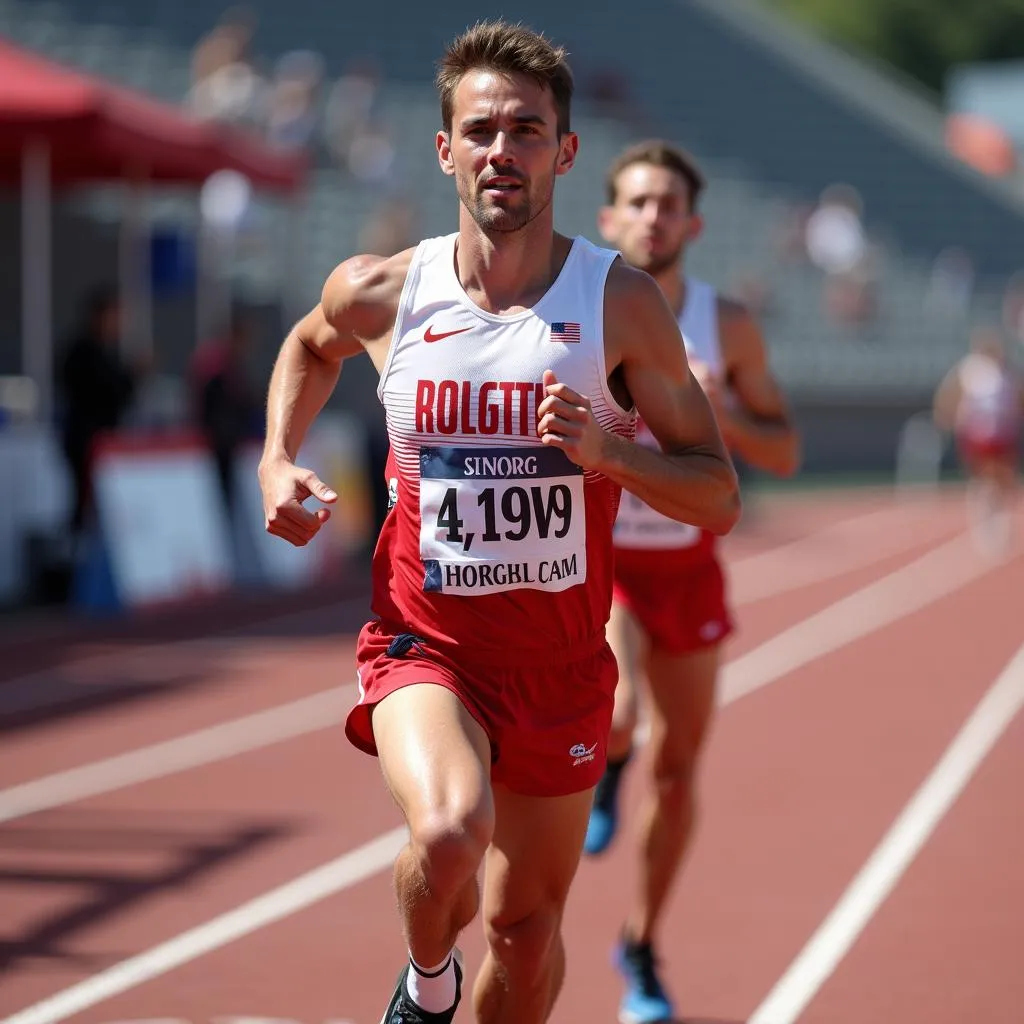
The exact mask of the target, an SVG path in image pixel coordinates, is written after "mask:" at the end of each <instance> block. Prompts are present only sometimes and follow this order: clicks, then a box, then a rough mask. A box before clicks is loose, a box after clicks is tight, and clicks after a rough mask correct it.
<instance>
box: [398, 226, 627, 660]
mask: <svg viewBox="0 0 1024 1024" xmlns="http://www.w3.org/2000/svg"><path fill="white" fill-rule="evenodd" d="M457 237H458V236H457V234H451V235H447V236H443V237H439V238H430V239H426V240H424V241H423V242H421V243H420V244H419V246H418V247H417V249H416V252H415V254H414V255H413V258H412V261H411V264H410V266H409V271H408V275H407V277H406V282H405V287H404V289H403V292H402V297H401V300H400V303H399V309H398V315H397V320H396V323H395V329H394V335H393V338H392V342H391V347H390V352H389V354H388V359H387V362H386V364H385V366H384V369H383V372H382V373H381V379H380V384H379V387H378V395H379V396H380V399H381V401H382V403H383V405H384V408H385V412H386V416H387V426H388V435H389V438H390V441H391V448H392V456H393V463H392V466H393V472H394V474H395V480H394V484H395V491H396V493H397V498H398V500H397V503H396V505H395V507H394V509H392V511H391V513H390V515H391V516H392V517H395V521H394V522H393V523H392V524H391V526H390V528H389V533H388V537H389V540H388V551H387V552H386V553H385V554H386V558H387V561H388V563H389V567H388V571H389V572H390V573H391V578H390V580H389V583H388V596H389V599H390V600H393V601H394V602H395V603H396V604H397V606H398V608H397V612H394V611H392V614H399V615H400V616H401V618H402V621H404V622H407V623H409V624H411V625H417V626H422V628H423V629H424V630H427V631H432V632H433V633H435V634H437V635H441V636H443V637H445V638H448V639H450V640H451V641H452V642H455V643H463V644H466V643H473V642H474V640H475V638H478V637H480V636H481V635H483V634H486V636H487V637H489V638H491V639H493V638H494V637H495V636H497V635H499V634H500V635H501V637H502V638H503V639H502V642H505V634H506V632H507V633H508V636H512V635H516V640H515V641H514V643H516V644H519V645H522V644H529V643H530V642H531V639H532V636H533V634H531V633H530V630H531V629H532V630H533V632H534V634H543V633H544V632H545V629H546V628H547V627H546V626H544V627H541V626H538V625H537V620H536V619H535V618H534V616H537V615H540V616H541V617H542V618H544V617H546V618H547V619H548V620H549V623H550V626H551V628H552V630H554V633H553V636H552V637H551V639H552V640H553V641H555V640H557V642H570V641H572V640H575V639H576V638H577V637H579V636H582V635H583V634H585V633H592V632H593V631H594V630H595V629H602V628H603V624H604V618H605V616H606V614H607V612H606V610H604V611H602V610H601V609H602V608H603V607H605V605H606V602H609V601H610V586H611V583H610V581H611V533H612V523H613V520H614V516H615V510H616V507H617V502H618V493H619V489H618V488H617V487H616V486H614V485H613V484H612V483H611V481H609V480H608V479H607V478H606V477H604V476H602V475H601V474H598V473H591V472H587V473H584V472H583V470H582V469H580V467H578V466H576V465H575V464H574V463H572V462H571V461H570V460H569V459H568V458H567V457H566V456H565V455H564V454H563V453H562V452H561V451H559V450H558V449H556V448H551V447H548V446H546V445H543V444H542V443H541V440H540V438H539V437H538V436H537V430H536V428H537V405H538V403H539V402H540V401H541V400H542V399H543V397H544V389H543V383H542V380H543V375H544V371H545V370H548V369H550V370H552V371H554V373H555V375H556V377H557V378H558V380H560V381H563V382H565V383H566V384H568V385H569V386H570V387H571V388H573V389H574V390H576V391H578V392H580V393H581V394H584V395H586V396H588V397H589V398H590V400H591V402H592V408H593V413H594V416H595V418H596V419H597V421H598V423H600V424H601V426H602V427H604V428H605V429H607V430H609V431H611V432H613V433H615V434H617V435H620V436H623V437H629V438H631V437H633V435H634V432H635V420H636V417H635V414H634V413H632V412H630V411H627V410H624V409H622V408H621V407H620V406H619V405H618V404H617V403H616V401H615V399H614V398H613V396H612V394H611V392H610V390H609V388H608V374H607V371H606V368H605V347H604V291H605V279H606V277H607V274H608V270H609V268H610V266H611V264H612V262H613V261H614V259H615V258H616V256H617V255H618V254H617V253H615V252H612V251H611V250H608V249H602V248H599V247H597V246H595V245H593V244H591V243H590V242H589V241H587V240H586V239H584V238H576V239H574V240H573V244H572V248H571V250H570V253H569V256H568V257H567V259H566V261H565V263H564V265H563V267H562V269H561V272H560V273H559V275H558V277H557V278H556V280H555V281H554V283H553V284H552V285H551V287H550V288H549V289H548V291H547V292H546V293H545V294H544V296H543V297H542V298H541V299H540V300H539V301H538V302H537V303H536V304H535V305H534V306H533V307H532V308H530V309H526V310H523V311H521V312H518V313H514V314H509V315H497V314H494V313H490V312H488V311H486V310H484V309H482V308H481V307H479V306H478V305H476V303H474V302H473V301H472V300H471V299H470V298H469V296H468V295H467V294H466V292H465V289H464V288H463V287H462V285H461V283H460V282H459V280H458V277H457V275H456V270H455V242H456V239H457ZM584 585H585V586H584ZM595 589H596V593H595V592H594V591H595ZM511 591H516V592H517V593H516V594H515V595H510V593H509V592H511ZM566 591H568V592H570V593H571V594H572V595H573V596H572V597H571V598H570V594H569V593H565V594H564V595H563V596H562V597H560V598H559V599H558V600H556V601H554V603H553V604H552V597H551V595H554V594H563V592H566ZM449 595H455V596H457V597H459V598H462V599H463V600H458V601H456V602H455V603H454V604H453V603H451V601H452V598H451V597H450V596H449ZM506 595H508V596H506ZM577 595H578V596H577ZM465 598H472V599H473V600H464V599H465ZM495 602H497V603H495ZM537 602H540V603H539V604H538V603H537ZM577 605H578V606H579V607H577ZM563 618H564V619H565V620H566V621H564V622H561V626H559V622H560V620H561V619H563ZM595 618H596V622H595V621H594V619H595ZM531 620H532V621H533V625H532V626H531V625H530V623H531ZM524 629H525V630H526V631H527V632H526V633H524V632H523V630H524ZM539 639H540V640H543V639H544V637H542V636H541V637H539ZM510 642H512V641H510Z"/></svg>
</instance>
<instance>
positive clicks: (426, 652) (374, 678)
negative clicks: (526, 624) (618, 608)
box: [345, 621, 618, 796]
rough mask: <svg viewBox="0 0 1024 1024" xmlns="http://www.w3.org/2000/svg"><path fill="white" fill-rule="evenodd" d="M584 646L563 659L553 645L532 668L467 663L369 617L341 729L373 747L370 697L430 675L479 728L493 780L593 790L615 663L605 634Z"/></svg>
mask: <svg viewBox="0 0 1024 1024" xmlns="http://www.w3.org/2000/svg"><path fill="white" fill-rule="evenodd" d="M389 650H390V652H391V653H389ZM580 655H581V656H580V657H578V658H572V657H570V658H565V657H564V656H563V658H562V659H559V658H558V657H557V655H556V652H552V656H551V657H550V658H545V659H544V660H542V661H541V660H539V661H538V664H537V665H536V666H535V667H531V668H522V667H516V668H510V667H507V666H503V665H501V664H500V663H497V662H495V661H492V662H488V663H473V662H471V661H467V660H466V659H464V658H463V657H462V656H461V655H460V656H459V657H458V660H455V659H454V658H453V657H452V656H450V655H448V654H445V653H442V652H441V651H438V650H436V649H433V648H432V647H431V646H430V644H429V643H427V642H426V641H424V640H422V639H420V638H418V637H415V636H413V635H412V634H410V633H405V632H403V631H402V629H401V628H400V627H389V626H387V625H385V624H383V623H381V622H376V621H375V622H370V623H367V625H366V626H364V627H363V629H362V631H361V632H360V634H359V640H358V642H357V645H356V662H357V665H358V671H359V703H358V704H356V706H355V707H354V708H353V709H352V710H351V711H350V712H349V715H348V719H347V721H346V723H345V734H346V735H347V736H348V738H349V740H350V741H351V742H352V743H353V745H355V746H356V747H358V748H359V749H360V750H362V751H365V752H366V753H368V754H373V755H376V753H377V747H376V744H375V743H374V739H373V728H372V724H371V717H372V709H373V706H374V704H377V703H379V702H380V701H381V700H383V699H384V698H385V697H386V696H387V695H388V694H389V693H393V692H394V691H395V690H398V689H400V688H401V687H403V686H409V685H411V684H414V683H434V684H436V685H438V686H443V687H445V688H446V689H448V690H450V691H451V692H452V693H454V694H455V696H456V697H458V698H459V700H460V701H461V702H462V703H463V705H464V706H465V707H466V709H467V710H468V711H469V713H470V714H471V715H472V716H473V717H474V718H475V719H476V720H477V722H479V723H480V725H481V726H482V727H483V730H484V732H485V733H486V734H487V736H488V738H489V739H490V741H491V752H492V767H491V779H492V781H493V782H495V783H501V784H502V785H504V786H507V787H508V788H509V789H510V790H512V791H513V792H515V793H520V794H522V795H524V796H565V795H567V794H569V793H577V792H580V791H581V790H585V789H590V788H591V787H592V786H594V785H596V784H597V781H598V780H599V779H600V778H601V776H602V775H603V774H604V768H605V758H606V746H607V740H608V731H609V729H610V728H611V720H612V707H613V704H614V695H615V684H616V682H617V681H618V669H617V666H616V664H615V656H614V655H613V654H612V652H611V648H610V647H609V646H608V644H607V643H606V642H605V641H604V638H603V636H602V637H601V638H600V639H599V640H597V641H595V642H594V644H592V646H591V649H589V650H584V651H582V652H580Z"/></svg>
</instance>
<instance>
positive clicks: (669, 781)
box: [652, 745, 697, 808]
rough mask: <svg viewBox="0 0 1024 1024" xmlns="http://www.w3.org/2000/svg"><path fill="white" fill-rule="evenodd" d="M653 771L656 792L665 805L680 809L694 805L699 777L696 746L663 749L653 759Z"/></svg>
mask: <svg viewBox="0 0 1024 1024" xmlns="http://www.w3.org/2000/svg"><path fill="white" fill-rule="evenodd" d="M652 770H653V773H654V785H655V791H656V792H657V794H658V799H659V800H660V801H661V802H662V803H663V804H667V805H668V806H669V807H678V808H683V807H686V806H687V805H689V804H692V802H693V799H694V789H695V782H696V775H697V746H696V745H694V746H693V747H692V748H690V747H682V748H677V749H666V748H662V749H661V750H659V751H658V752H657V753H656V755H655V757H654V759H653V765H652Z"/></svg>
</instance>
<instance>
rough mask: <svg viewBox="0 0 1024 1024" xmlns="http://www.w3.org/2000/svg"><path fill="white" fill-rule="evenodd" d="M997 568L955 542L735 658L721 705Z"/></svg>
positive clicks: (725, 676) (726, 672)
mask: <svg viewBox="0 0 1024 1024" xmlns="http://www.w3.org/2000/svg"><path fill="white" fill-rule="evenodd" d="M1001 564H1006V563H1001ZM995 567H996V565H994V564H993V563H992V562H989V561H986V560H985V559H983V558H981V557H979V556H978V555H977V554H976V552H975V551H974V549H973V547H972V546H971V544H970V541H969V539H968V538H967V537H966V536H965V535H959V536H957V537H954V538H953V539H952V540H951V541H947V542H946V543H945V544H942V545H940V546H939V547H937V548H934V549H932V550H931V551H929V552H928V553H927V554H925V555H922V556H921V557H920V558H918V559H915V560H914V561H913V562H910V563H909V564H907V565H904V566H901V567H900V568H899V569H896V570H895V571H894V572H891V573H889V575H888V576H883V577H882V578H881V579H880V580H876V581H875V582H874V583H869V584H868V585H867V586H865V587H861V588H860V590H855V591H854V592H853V593H852V594H849V595H848V596H846V597H844V598H841V599H840V600H838V601H836V602H834V603H833V604H830V605H828V606H827V607H826V608H823V609H822V610H821V611H820V612H816V613H815V614H814V615H812V616H810V618H807V619H804V620H803V621H801V622H798V623H797V624H796V625H795V626H790V627H789V628H788V629H784V630H783V631H782V632H781V633H778V634H777V635H776V636H774V637H772V638H771V639H770V640H766V641H765V642H764V643H763V644H760V645H759V646H757V647H755V648H754V649H753V650H751V651H748V652H747V653H746V654H741V655H740V656H739V657H738V658H734V659H733V660H732V661H730V662H729V663H728V664H727V665H725V666H724V668H723V670H722V679H721V687H720V694H721V701H722V703H729V702H730V701H733V700H736V699H737V698H739V697H742V696H743V695H744V694H747V693H751V692H753V691H754V690H757V689H760V687H762V686H765V685H766V684H767V683H771V682H774V681H775V680H776V679H778V678H780V677H781V676H784V675H786V674H788V673H790V672H793V671H795V670H796V669H798V668H802V667H803V666H804V665H807V664H809V663H810V662H812V661H814V660H815V659H816V658H820V657H822V656H823V655H826V654H831V653H832V652H833V651H837V650H839V648H841V647H845V646H846V645H847V644H849V643H853V641H854V640H859V639H860V638H861V637H864V636H867V635H868V634H869V633H873V632H874V631H875V630H878V629H882V628H884V627H885V626H888V625H890V624H891V623H894V622H896V621H898V620H899V619H902V618H904V617H906V616H907V615H910V614H911V613H912V612H916V611H919V610H920V609H922V608H925V607H927V606H928V605H930V604H933V603H934V602H936V601H938V600H939V599H940V598H942V597H946V596H947V595H949V594H952V593H953V592H954V591H956V590H959V589H960V588H961V587H963V586H965V585H966V584H968V583H970V582H971V581H972V580H975V579H978V578H979V577H981V576H984V575H985V574H986V573H987V572H989V571H991V570H992V569H993V568H995Z"/></svg>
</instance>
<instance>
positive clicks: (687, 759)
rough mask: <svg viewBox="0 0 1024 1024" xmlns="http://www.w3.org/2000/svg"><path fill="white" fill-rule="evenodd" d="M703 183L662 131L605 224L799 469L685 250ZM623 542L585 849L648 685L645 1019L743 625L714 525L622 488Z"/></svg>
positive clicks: (762, 370) (614, 177)
mask: <svg viewBox="0 0 1024 1024" xmlns="http://www.w3.org/2000/svg"><path fill="white" fill-rule="evenodd" d="M703 187H704V179H703V176H702V174H701V172H700V170H699V169H698V168H697V166H696V164H695V163H694V162H693V161H692V159H690V157H689V156H687V155H686V154H685V153H683V152H682V151H680V150H678V149H676V148H674V147H672V146H670V145H668V144H667V143H665V142H662V141H657V140H656V141H649V142H642V143H638V144H636V145H634V146H631V147H630V148H629V149H627V150H626V151H625V152H623V153H622V154H621V155H620V156H619V157H618V159H617V160H616V161H615V162H614V163H613V165H612V167H611V168H610V170H609V173H608V185H607V188H608V196H607V200H608V201H607V205H606V206H605V207H603V208H602V210H601V211H600V214H599V226H600V230H601V232H602V234H603V235H604V237H605V238H606V239H607V240H608V241H610V242H612V243H613V244H614V245H616V246H617V247H618V248H619V249H620V251H621V252H622V254H623V256H624V257H625V259H626V261H627V262H629V263H630V264H632V265H633V266H635V267H639V268H641V269H643V270H645V271H647V272H648V273H649V274H651V275H652V276H653V277H654V278H655V280H656V281H657V282H658V284H659V285H660V286H661V290H662V292H663V293H664V295H665V298H666V299H667V301H668V304H669V308H670V309H671V310H672V312H673V313H674V314H675V316H676V318H677V319H678V323H679V327H680V329H681V331H682V334H683V338H682V343H685V348H686V352H687V355H688V358H689V360H690V365H691V368H692V370H693V373H694V374H695V376H697V377H698V379H699V380H700V381H701V382H702V384H703V386H704V390H705V393H706V394H707V396H708V398H709V399H710V401H711V405H712V406H713V408H714V409H715V413H716V415H717V418H718V425H719V427H720V429H721V432H722V436H723V438H724V439H725V441H726V444H727V445H728V446H729V447H730V448H732V449H733V451H734V452H735V453H736V454H738V455H739V456H740V457H742V458H743V459H744V460H745V461H746V462H747V463H748V464H750V465H752V466H754V467H756V468H759V469H764V470H767V471H769V472H771V473H774V474H777V475H780V476H788V475H790V474H792V473H793V472H795V470H796V468H797V463H798V459H799V452H798V440H797V435H796V432H795V430H794V429H793V425H792V423H791V422H790V417H789V414H788V412H787V409H786V403H785V401H784V399H783V396H782V393H781V391H780V388H779V386H778V384H777V383H776V381H775V379H774V377H773V376H772V373H771V370H770V369H769V366H768V360H767V357H766V352H765V344H764V340H763V338H762V336H761V332H760V331H759V330H758V328H757V326H756V324H755V323H754V321H753V320H752V318H751V317H750V315H749V314H748V313H747V311H746V310H745V309H744V308H743V307H741V306H739V305H737V304H736V303H735V302H732V301H730V300H728V299H725V298H723V297H722V296H719V295H718V294H716V292H715V290H714V288H712V287H711V285H709V284H706V283H705V282H703V281H699V280H696V279H695V278H692V277H688V276H686V275H685V274H684V272H683V260H684V256H685V253H686V249H687V247H688V246H689V245H690V244H691V243H692V242H694V241H696V239H697V238H699V237H700V233H701V230H702V227H703V222H702V219H701V215H700V214H699V213H698V212H697V200H698V198H699V196H700V193H701V190H702V188H703ZM682 343H680V339H679V336H678V334H677V344H679V345H680V347H683V344H682ZM642 417H643V410H641V418H642ZM648 426H649V425H648V424H647V423H646V422H645V421H643V420H642V421H641V423H639V424H638V434H637V440H638V441H639V442H641V443H645V444H650V445H652V446H657V443H658V442H657V439H656V437H655V435H654V433H653V432H652V431H650V430H648V429H647V428H648ZM614 542H615V591H614V598H615V603H614V605H613V609H612V616H611V621H610V623H609V631H608V636H609V640H610V642H611V646H612V649H613V651H614V653H615V656H616V658H617V660H618V664H619V684H618V687H617V689H616V693H615V712H614V716H613V725H612V731H611V735H610V738H609V741H608V767H607V770H606V773H605V775H604V777H603V779H602V780H601V782H600V784H599V785H598V787H597V791H596V794H595V801H594V807H593V810H592V812H591V819H590V824H589V827H588V830H587V836H586V846H585V849H586V851H587V852H588V853H590V854H598V853H600V852H602V851H603V850H604V849H606V848H607V846H608V844H609V843H610V842H611V840H612V837H613V835H614V833H615V829H616V823H617V796H618V787H619V783H620V781H621V779H622V773H623V769H624V767H625V765H626V763H627V762H628V760H629V757H630V754H631V750H632V743H633V734H634V731H635V729H636V725H637V717H638V715H637V703H638V692H637V691H638V687H639V686H640V684H641V681H644V682H646V684H647V692H648V694H649V697H650V700H649V719H650V746H651V750H650V764H651V777H650V779H649V785H648V788H647V792H646V795H645V798H644V803H643V804H642V806H641V810H640V814H639V817H640V826H639V831H640V837H639V838H640V844H639V845H640V864H639V884H638V891H637V893H636V898H635V901H634V904H633V906H632V908H631V911H630V913H629V915H628V916H627V919H626V923H625V926H624V928H623V930H622V934H621V937H620V941H619V943H618V946H617V950H616V953H617V957H616V959H617V963H618V965H619V967H620V969H621V971H622V973H623V975H624V977H625V981H626V991H625V995H624V997H623V1000H622V1004H621V1007H620V1018H621V1020H623V1021H625V1022H629V1024H636V1022H645V1021H660V1020H666V1019H669V1018H671V1017H672V1009H673V1008H672V1003H671V1000H670V998H669V995H668V993H667V991H666V989H665V987H664V986H663V985H662V983H661V981H660V980H659V978H658V976H657V971H656V964H655V955H654V949H653V939H654V935H655V931H656V928H657V925H658V922H659V919H660V918H661V915H662V913H663V911H664V908H665V905H666V902H667V899H668V895H669V892H670V889H671V885H672V882H673V879H674V877H675V875H676V873H677V871H678V869H679V867H680V865H681V864H682V862H683V859H684V855H685V853H686V849H687V845H688V841H689V839H690V835H691V831H692V827H693V820H694V804H695V794H694V787H695V775H696V767H697V761H698V757H699V754H700V751H701V747H702V743H703V741H704V738H705V736H706V734H707V731H708V726H709V721H710V718H711V713H712V709H713V707H714V702H715V682H716V677H717V674H718V667H719V660H720V652H721V649H722V641H723V640H724V639H725V638H726V637H727V636H728V635H729V634H730V633H731V631H732V628H733V625H732V618H731V615H730V613H729V608H728V605H727V602H726V594H725V581H724V577H723V572H722V567H721V565H720V563H719V559H718V555H717V552H716V547H715V536H714V534H713V533H711V532H709V531H708V530H706V529H702V528H701V526H700V524H698V523H687V522H686V521H685V520H684V521H678V520H677V519H672V518H668V517H666V516H663V515H661V514H660V513H659V512H658V511H657V510H656V509H653V508H651V507H650V506H649V505H648V504H647V503H645V502H644V500H643V496H642V495H638V494H635V493H633V494H630V493H626V492H624V493H623V495H622V501H621V503H620V507H619V512H618V518H617V519H616V523H615V533H614Z"/></svg>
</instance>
